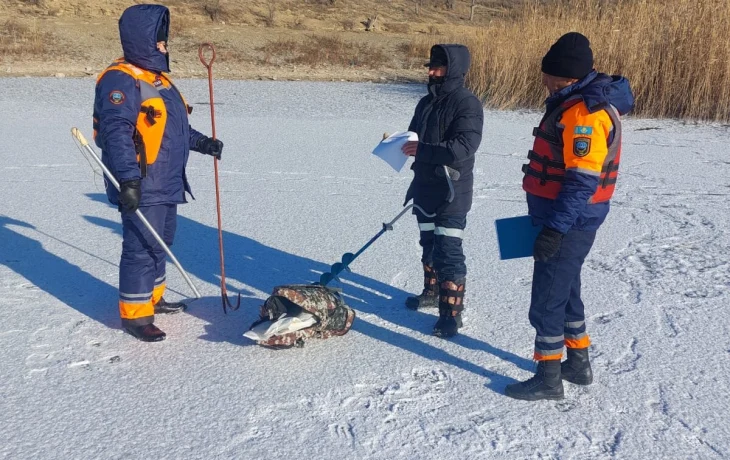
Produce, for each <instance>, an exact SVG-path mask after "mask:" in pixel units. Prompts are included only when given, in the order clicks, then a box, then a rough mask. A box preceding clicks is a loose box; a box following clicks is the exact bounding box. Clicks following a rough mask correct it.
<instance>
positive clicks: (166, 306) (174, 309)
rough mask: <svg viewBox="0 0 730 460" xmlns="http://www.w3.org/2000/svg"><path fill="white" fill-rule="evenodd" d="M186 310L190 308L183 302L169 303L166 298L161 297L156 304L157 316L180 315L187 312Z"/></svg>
mask: <svg viewBox="0 0 730 460" xmlns="http://www.w3.org/2000/svg"><path fill="white" fill-rule="evenodd" d="M186 308H188V306H187V305H185V304H184V303H182V302H173V303H168V302H167V301H166V300H165V298H164V297H160V300H158V301H157V303H156V304H155V314H156V315H159V314H160V313H179V312H181V311H185V309H186Z"/></svg>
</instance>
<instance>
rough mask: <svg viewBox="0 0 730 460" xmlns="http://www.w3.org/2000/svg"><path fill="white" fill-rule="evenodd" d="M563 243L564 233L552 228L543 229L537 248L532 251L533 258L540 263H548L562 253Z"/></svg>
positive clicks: (536, 243) (536, 241)
mask: <svg viewBox="0 0 730 460" xmlns="http://www.w3.org/2000/svg"><path fill="white" fill-rule="evenodd" d="M562 243H563V234H562V233H560V232H558V231H556V230H553V229H552V228H548V227H543V228H542V230H540V233H539V234H538V235H537V239H536V240H535V248H534V249H533V250H532V256H533V257H534V258H535V260H537V261H539V262H547V260H548V259H550V258H551V257H553V256H554V255H555V254H557V253H558V251H560V245H561V244H562Z"/></svg>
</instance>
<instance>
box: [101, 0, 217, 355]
mask: <svg viewBox="0 0 730 460" xmlns="http://www.w3.org/2000/svg"><path fill="white" fill-rule="evenodd" d="M169 28H170V12H169V10H168V9H167V8H166V7H164V6H161V5H134V6H131V7H129V8H127V9H126V10H125V11H124V13H123V14H122V16H121V18H120V19H119V36H120V38H121V42H122V49H123V51H124V57H122V58H120V59H118V60H116V61H115V62H114V63H112V64H111V65H110V66H109V67H108V68H107V69H106V70H104V71H103V72H102V73H101V74H100V75H99V78H98V80H97V84H96V97H95V100H94V139H95V142H96V145H97V146H99V147H100V148H101V150H102V160H103V162H104V164H105V165H106V166H107V167H108V168H109V170H110V171H111V172H112V174H113V175H114V176H115V178H116V179H117V181H118V182H119V183H120V185H121V187H120V188H121V191H119V192H118V191H117V190H116V188H114V186H113V185H111V184H110V183H109V182H106V190H107V196H108V198H109V201H110V202H111V203H112V204H115V205H117V206H118V208H119V211H120V212H121V217H122V231H123V242H122V257H121V262H120V264H119V311H120V314H121V319H122V326H123V327H124V329H125V330H126V331H128V332H129V333H130V334H132V335H133V336H135V337H137V338H138V339H140V340H143V341H148V342H153V341H160V340H164V339H165V333H164V332H162V331H161V330H160V329H159V328H158V327H157V326H155V325H154V324H153V323H154V315H155V313H174V312H179V311H182V310H183V309H184V308H185V305H184V304H182V303H168V302H166V301H165V299H164V298H163V293H164V291H165V285H166V283H165V252H164V250H163V248H162V247H161V246H160V245H159V244H158V243H157V242H156V240H155V239H154V238H153V237H152V235H151V234H150V233H149V231H148V230H147V229H146V227H145V226H144V225H143V224H142V223H141V221H140V220H139V218H138V217H137V216H136V214H135V211H136V210H137V209H139V210H140V211H141V212H142V214H143V215H144V216H145V217H146V218H147V220H148V221H149V222H150V224H152V226H153V227H154V229H155V230H156V231H157V233H158V234H159V235H160V236H161V237H162V239H163V240H164V241H165V243H166V244H168V245H171V244H172V242H173V237H174V235H175V227H176V220H177V205H178V204H180V203H185V202H186V199H185V193H186V192H187V193H191V190H190V185H189V184H188V180H187V177H186V175H185V165H186V163H187V161H188V156H189V152H190V150H195V151H197V152H200V153H204V154H207V155H212V156H214V157H216V158H218V159H220V156H221V152H222V150H223V143H222V142H221V141H219V140H217V139H211V138H209V137H206V136H204V135H203V134H201V133H199V132H198V131H196V130H194V129H192V128H191V127H190V123H189V120H188V115H189V113H190V112H191V110H192V109H191V108H190V107H189V106H188V105H187V103H186V102H185V99H184V98H183V96H182V94H181V93H180V91H179V90H178V89H177V88H176V87H175V85H174V84H173V83H172V81H171V80H170V77H169V76H168V75H167V72H169V71H170V64H169V63H170V57H169V54H168V52H167V38H168V33H169ZM191 196H192V193H191Z"/></svg>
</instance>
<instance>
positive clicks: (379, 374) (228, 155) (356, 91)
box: [0, 78, 730, 460]
mask: <svg viewBox="0 0 730 460" xmlns="http://www.w3.org/2000/svg"><path fill="white" fill-rule="evenodd" d="M2 83H3V84H2V89H0V113H2V118H3V119H2V122H1V123H0V139H2V142H1V143H0V159H2V162H1V163H0V197H1V198H0V350H2V358H1V359H0V457H2V458H8V459H26V458H27V459H30V458H32V459H61V458H63V459H75V458H89V459H91V458H104V459H107V458H108V459H122V458H170V459H183V458H184V459H210V458H236V459H274V458H313V459H338V460H339V459H452V458H453V459H487V458H565V459H572V458H580V459H584V458H613V457H615V458H637V459H638V458H641V459H643V458H681V459H686V458H702V459H704V458H709V459H711V458H723V457H725V456H729V455H730V429H729V428H728V427H729V425H730V415H729V414H730V397H728V394H730V381H729V379H728V376H729V375H730V331H729V330H728V324H729V322H728V320H727V314H728V312H727V311H728V304H729V303H730V292H729V291H730V236H729V235H728V229H729V228H730V213H729V212H728V196H729V195H730V182H729V181H728V171H729V169H730V166H728V165H730V161H729V160H728V155H727V150H728V149H727V143H728V137H729V136H730V130H729V129H728V127H727V126H725V125H720V124H693V123H680V122H673V121H655V120H637V119H628V120H627V121H626V125H625V126H626V130H625V131H626V132H625V141H624V151H623V158H622V160H623V162H622V170H621V176H620V180H619V184H618V189H617V193H616V195H615V199H614V201H613V208H612V211H611V214H610V215H609V218H608V220H607V222H606V224H605V225H604V226H603V227H602V229H601V231H600V232H599V236H598V239H597V241H596V244H595V246H594V249H593V251H592V253H591V255H590V257H589V259H588V260H587V261H586V265H585V268H584V271H583V286H584V300H585V303H586V306H587V322H588V331H589V333H590V334H591V336H592V339H593V342H594V345H593V346H592V348H591V357H592V360H593V366H594V371H595V374H596V379H595V382H594V384H593V385H591V386H589V387H577V386H574V385H570V384H566V398H565V399H564V400H563V401H559V402H538V403H527V402H520V401H515V400H511V399H509V398H506V397H505V396H503V395H502V391H503V388H504V386H505V385H507V384H508V383H512V382H515V381H517V380H523V379H525V378H527V377H529V376H530V375H531V371H532V369H533V362H532V361H531V356H532V345H533V338H534V332H533V330H532V329H531V327H530V325H529V322H528V320H527V310H528V303H529V295H530V292H529V291H530V278H531V263H530V260H528V259H520V260H512V261H500V260H499V257H498V250H497V247H496V242H495V241H496V238H495V235H494V220H495V219H498V218H501V217H510V216H516V215H520V214H523V213H524V212H525V204H524V196H523V193H522V191H521V188H520V183H521V176H522V174H521V172H520V166H521V165H522V164H523V163H524V162H525V156H526V152H527V150H528V149H529V148H530V146H531V132H532V127H533V126H534V125H535V123H537V122H538V120H539V117H540V115H539V114H537V113H522V112H496V111H488V112H487V113H486V116H485V128H484V133H485V135H484V140H483V142H482V146H481V148H480V150H479V152H478V156H477V162H476V168H477V169H476V178H475V191H474V208H473V210H472V212H471V213H470V215H469V225H468V227H467V234H466V237H465V243H464V244H465V247H466V254H467V258H468V260H467V264H468V267H469V280H468V285H467V295H466V305H467V312H466V317H465V323H466V327H465V328H464V329H463V334H462V335H460V336H458V337H457V338H455V339H454V340H450V341H445V340H442V339H439V338H436V337H433V336H431V335H430V334H429V333H430V331H431V328H432V326H433V323H434V322H435V316H434V314H433V313H422V312H412V311H409V310H406V309H405V308H404V307H403V301H404V299H405V297H406V295H408V294H409V293H413V292H416V291H419V290H420V287H421V282H422V281H421V276H422V275H421V268H420V263H419V256H420V251H419V246H418V243H417V236H418V235H417V233H418V232H417V227H416V224H415V219H414V218H413V217H412V216H406V217H405V218H404V219H402V220H401V221H399V222H398V223H397V224H396V227H395V230H394V231H393V232H388V233H387V234H385V235H384V236H383V237H382V238H381V239H380V240H378V242H377V243H376V244H375V245H373V246H372V247H371V248H370V249H369V250H368V251H366V252H365V253H364V254H363V255H362V256H361V257H360V258H359V259H358V260H357V261H356V262H355V263H354V264H353V265H352V268H353V270H354V273H353V274H350V275H348V276H347V277H346V279H345V280H344V284H343V287H344V289H345V294H346V295H347V298H348V299H349V304H350V305H351V306H352V307H353V308H355V309H356V310H357V313H358V317H357V319H356V321H355V324H354V326H353V329H352V331H351V332H350V333H348V334H347V335H345V336H344V337H341V338H333V339H329V340H325V341H310V342H308V343H307V345H306V346H305V347H304V348H302V349H291V350H283V351H272V350H268V349H265V348H261V347H258V346H256V345H253V344H252V342H251V341H250V340H248V339H246V338H244V337H243V336H242V334H243V332H244V331H245V330H246V329H247V327H248V326H249V325H250V324H251V323H252V322H253V321H254V319H255V317H256V315H257V311H258V306H259V305H260V303H261V300H262V299H264V298H265V297H266V296H267V294H268V293H269V292H270V291H271V289H272V288H273V287H274V286H275V285H278V284H287V283H296V282H311V281H314V280H316V279H318V277H319V274H320V273H321V272H323V271H326V270H328V268H329V265H330V264H332V263H334V262H336V261H337V260H339V258H340V257H341V255H342V253H344V252H347V251H352V250H356V249H358V248H359V247H360V246H361V245H362V244H364V243H365V242H366V241H367V240H368V239H369V238H370V237H371V236H373V235H374V234H375V233H376V232H377V231H378V230H379V229H380V227H381V222H385V221H389V220H390V219H391V218H392V217H393V216H395V215H396V214H397V213H398V212H399V210H400V209H401V204H402V201H403V197H404V194H405V191H406V188H407V186H408V184H409V181H410V179H411V174H412V173H411V172H410V171H408V170H404V171H403V172H402V173H400V174H398V173H396V172H394V171H393V170H392V169H391V168H390V167H389V166H388V165H387V164H386V163H385V162H383V161H381V160H379V159H378V158H376V157H375V156H373V155H372V154H371V153H370V152H371V151H372V149H373V147H374V146H375V145H376V144H377V143H378V142H379V141H380V139H381V138H382V134H383V132H394V131H397V130H404V129H405V128H406V126H407V124H408V122H409V121H410V116H411V114H412V111H413V108H414V107H415V104H416V102H417V100H418V98H419V97H420V96H421V95H422V94H423V91H424V88H423V87H420V86H412V85H411V86H408V85H402V86H399V85H373V84H334V83H301V82H290V83H286V82H227V81H219V82H216V87H215V89H216V100H217V110H216V120H217V131H218V134H219V137H220V138H221V139H222V140H223V141H224V142H225V144H226V147H225V150H224V155H223V160H222V163H221V168H222V171H221V182H222V190H223V193H222V201H223V222H224V229H225V235H224V242H225V251H226V272H227V276H228V280H229V286H230V291H231V293H233V292H239V291H240V292H241V293H242V294H243V302H242V308H241V310H239V311H237V312H234V313H231V314H229V315H227V316H226V315H224V314H223V311H222V308H221V305H220V299H219V285H218V283H219V266H218V263H219V262H218V249H217V247H218V242H217V230H216V213H215V196H214V182H213V172H212V171H213V165H212V164H211V163H212V160H211V159H210V158H209V157H204V156H202V155H197V154H192V156H191V160H190V162H189V165H188V168H189V169H188V176H189V177H190V181H191V183H192V186H193V190H194V193H195V197H196V200H195V201H191V203H189V204H187V205H184V206H181V207H180V208H179V211H180V217H179V221H178V234H177V237H176V241H175V244H174V245H173V250H174V251H175V253H176V255H177V257H178V258H179V259H180V261H181V262H182V263H183V265H184V266H185V267H186V268H187V269H188V271H189V273H190V275H191V277H192V278H193V280H194V281H195V283H196V284H197V286H198V288H199V289H200V291H201V292H202V293H203V296H204V298H203V299H201V300H198V301H195V302H193V303H192V304H191V305H190V309H189V310H188V312H186V313H183V314H179V315H173V316H160V317H159V318H158V319H157V324H158V325H159V326H160V327H161V328H162V329H163V330H164V331H166V332H167V333H168V340H166V341H165V342H162V343H157V344H146V343H141V342H138V341H137V340H135V339H133V338H132V337H131V336H129V335H126V334H124V333H122V332H121V330H120V329H119V325H118V313H117V306H116V299H117V297H116V296H117V291H116V285H117V273H118V270H117V264H118V259H119V255H120V251H121V244H120V243H121V237H120V224H119V218H118V213H117V211H116V209H114V208H112V207H111V206H109V205H108V204H106V200H105V197H104V195H103V186H102V181H101V180H100V179H99V178H98V177H97V178H96V179H95V178H94V176H93V175H92V173H91V170H90V168H89V166H88V164H87V162H86V160H85V159H84V158H83V157H82V156H81V154H80V153H79V152H78V150H77V149H76V147H75V146H74V143H73V141H72V139H71V136H70V128H71V127H72V126H78V127H79V128H81V129H82V131H83V132H84V133H85V134H86V135H87V137H90V135H91V111H92V103H93V88H94V81H93V80H90V79H78V80H74V79H64V80H58V79H35V78H34V79H30V78H19V79H4V80H3V82H2ZM178 84H179V86H180V88H181V90H182V91H183V93H184V94H185V95H186V96H187V99H188V101H189V102H191V103H193V104H194V106H195V111H194V112H193V115H192V124H193V126H195V127H197V128H198V129H199V130H201V131H203V132H209V131H210V124H209V112H208V106H207V105H206V104H205V103H206V102H207V82H205V81H192V80H187V81H180V82H178ZM168 285H169V286H170V288H171V291H170V292H169V294H168V299H169V300H177V299H181V298H186V297H188V296H190V295H191V293H190V290H189V289H188V287H187V286H186V285H185V283H184V281H183V279H182V277H181V276H180V275H179V274H178V273H177V271H176V270H175V268H174V267H173V266H172V265H168Z"/></svg>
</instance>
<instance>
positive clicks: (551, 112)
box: [522, 72, 634, 233]
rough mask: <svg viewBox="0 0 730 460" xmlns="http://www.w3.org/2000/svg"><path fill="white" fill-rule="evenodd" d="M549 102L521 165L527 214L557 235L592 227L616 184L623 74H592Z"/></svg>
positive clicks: (626, 90)
mask: <svg viewBox="0 0 730 460" xmlns="http://www.w3.org/2000/svg"><path fill="white" fill-rule="evenodd" d="M556 101H557V102H556ZM548 103H549V104H548V105H549V108H548V111H547V112H546V114H545V116H544V117H543V119H542V121H541V123H540V125H539V126H538V127H537V128H535V129H534V130H533V135H534V136H535V141H534V144H533V148H532V150H530V151H529V153H528V159H529V163H528V164H526V165H524V166H523V168H522V171H523V172H524V178H523V181H522V187H523V190H524V191H525V192H527V202H528V208H529V214H530V215H531V216H532V217H533V220H534V221H535V223H537V224H542V225H545V226H547V227H550V228H552V229H554V230H557V231H559V232H561V233H567V232H568V231H569V230H570V229H578V230H596V229H597V228H598V227H599V226H600V225H601V224H602V223H603V221H604V220H605V217H606V215H607V214H608V211H609V208H610V205H609V202H610V200H611V197H612V196H613V193H614V191H615V188H616V181H617V178H618V171H619V166H620V162H621V141H622V127H621V115H622V114H625V113H628V112H629V111H630V110H631V109H633V104H634V99H633V94H632V93H631V88H630V87H629V84H628V81H627V80H626V79H625V78H623V77H610V76H608V75H604V74H598V73H596V72H592V73H591V74H590V75H589V76H587V77H586V78H584V79H583V80H581V81H579V82H578V83H576V84H575V85H572V86H571V87H569V88H566V89H565V90H564V91H563V92H561V93H558V95H556V96H553V97H552V98H550V99H548Z"/></svg>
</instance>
